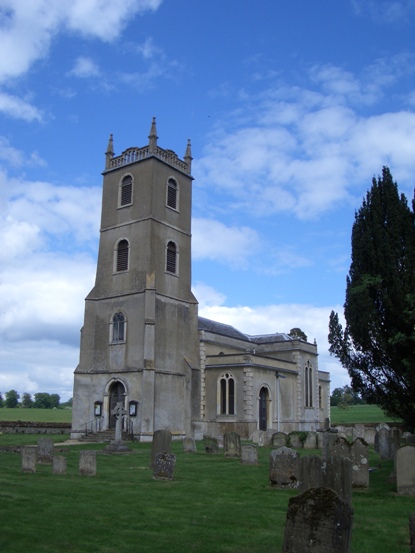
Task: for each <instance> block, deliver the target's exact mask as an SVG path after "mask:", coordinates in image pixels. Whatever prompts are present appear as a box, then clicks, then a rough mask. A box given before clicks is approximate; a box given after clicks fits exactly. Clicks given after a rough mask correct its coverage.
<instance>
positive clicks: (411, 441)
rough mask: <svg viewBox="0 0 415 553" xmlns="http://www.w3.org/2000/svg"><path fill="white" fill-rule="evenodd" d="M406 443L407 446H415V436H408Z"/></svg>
mask: <svg viewBox="0 0 415 553" xmlns="http://www.w3.org/2000/svg"><path fill="white" fill-rule="evenodd" d="M406 443H407V444H415V434H408V435H407V436H406Z"/></svg>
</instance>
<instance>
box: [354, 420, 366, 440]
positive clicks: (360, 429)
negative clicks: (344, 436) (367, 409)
mask: <svg viewBox="0 0 415 553" xmlns="http://www.w3.org/2000/svg"><path fill="white" fill-rule="evenodd" d="M365 432H366V429H365V425H364V424H355V425H354V427H353V434H352V437H353V441H354V440H357V438H363V440H364V439H365Z"/></svg>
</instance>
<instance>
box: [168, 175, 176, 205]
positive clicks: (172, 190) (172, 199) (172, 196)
mask: <svg viewBox="0 0 415 553" xmlns="http://www.w3.org/2000/svg"><path fill="white" fill-rule="evenodd" d="M167 205H168V206H169V207H172V208H173V209H177V182H176V181H175V180H174V179H169V180H168V183H167Z"/></svg>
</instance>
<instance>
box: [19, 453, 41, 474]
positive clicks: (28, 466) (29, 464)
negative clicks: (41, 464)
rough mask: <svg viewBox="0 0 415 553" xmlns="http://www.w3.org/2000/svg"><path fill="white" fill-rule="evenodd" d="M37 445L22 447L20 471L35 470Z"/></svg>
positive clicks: (32, 471)
mask: <svg viewBox="0 0 415 553" xmlns="http://www.w3.org/2000/svg"><path fill="white" fill-rule="evenodd" d="M36 463H37V447H30V446H27V447H22V472H31V473H34V472H36Z"/></svg>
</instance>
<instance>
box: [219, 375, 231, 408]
mask: <svg viewBox="0 0 415 553" xmlns="http://www.w3.org/2000/svg"><path fill="white" fill-rule="evenodd" d="M218 384H219V405H218V414H220V415H234V414H235V380H234V378H233V376H232V375H231V374H230V373H224V374H222V375H221V377H220V378H219V382H218Z"/></svg>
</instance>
